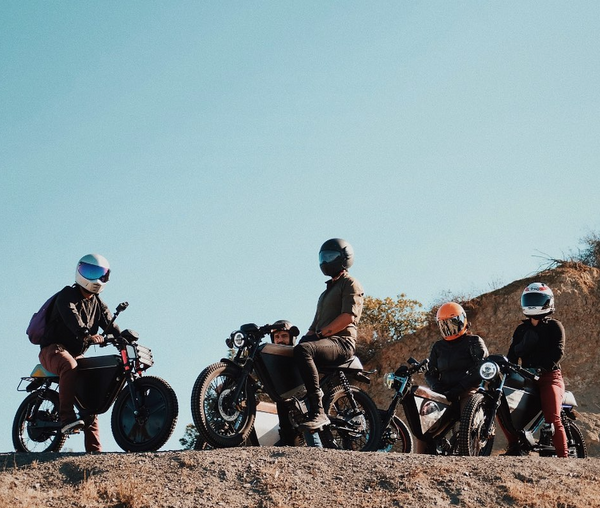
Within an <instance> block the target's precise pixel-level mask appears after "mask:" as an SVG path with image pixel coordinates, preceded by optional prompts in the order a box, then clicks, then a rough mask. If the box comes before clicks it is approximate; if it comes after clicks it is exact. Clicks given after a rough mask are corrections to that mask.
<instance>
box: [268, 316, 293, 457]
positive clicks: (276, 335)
mask: <svg viewBox="0 0 600 508" xmlns="http://www.w3.org/2000/svg"><path fill="white" fill-rule="evenodd" d="M299 333H300V330H298V327H296V326H294V325H292V323H290V322H289V321H286V320H285V319H280V320H279V321H275V322H274V323H273V329H272V330H271V333H270V335H271V342H272V343H273V344H283V345H286V346H294V344H295V342H296V337H297V336H298V335H299ZM275 405H276V406H277V416H278V417H279V438H280V439H279V443H278V444H280V445H281V446H294V445H295V444H296V442H295V438H296V436H297V433H296V431H295V430H294V428H293V427H292V424H291V422H290V419H289V416H288V410H287V408H286V407H285V404H284V403H283V402H276V403H275Z"/></svg>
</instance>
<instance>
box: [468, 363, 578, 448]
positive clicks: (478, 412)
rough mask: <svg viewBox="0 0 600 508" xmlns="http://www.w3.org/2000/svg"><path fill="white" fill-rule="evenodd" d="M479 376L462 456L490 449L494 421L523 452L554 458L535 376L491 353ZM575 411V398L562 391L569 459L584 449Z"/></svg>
mask: <svg viewBox="0 0 600 508" xmlns="http://www.w3.org/2000/svg"><path fill="white" fill-rule="evenodd" d="M479 375H480V376H481V380H482V381H481V387H480V388H479V391H478V393H477V394H475V395H474V396H473V398H471V400H470V401H469V403H468V404H467V406H466V407H465V409H464V412H463V416H462V420H461V430H460V436H461V439H460V450H461V452H462V453H463V454H465V455H476V454H477V453H476V452H477V450H479V449H481V448H491V446H492V445H493V441H494V436H495V419H496V417H498V418H499V420H500V423H501V424H502V426H503V427H504V428H506V429H507V430H509V431H510V432H512V433H514V434H516V435H518V436H519V445H520V447H521V450H522V451H524V452H535V453H538V454H539V455H540V456H542V457H551V456H556V451H555V449H554V445H553V444H552V436H553V434H554V426H553V425H552V424H550V423H546V422H545V421H544V415H543V413H542V407H541V403H540V396H539V390H538V387H537V384H536V383H535V381H537V380H538V379H539V377H538V373H537V372H531V371H530V370H528V369H525V368H523V367H521V366H519V365H517V364H514V363H511V362H510V361H508V359H507V358H506V357H504V356H502V355H490V356H489V357H488V358H486V359H485V360H484V361H483V362H482V363H481V366H480V368H479ZM574 407H577V402H576V401H575V397H574V396H573V394H572V393H571V392H569V391H566V392H565V396H564V399H563V404H562V411H561V420H562V423H563V426H564V427H565V432H566V434H567V445H568V447H569V457H577V458H585V457H587V447H586V444H585V441H584V439H583V434H582V433H581V430H580V429H579V427H577V425H576V424H575V421H574V420H575V413H574V411H573V408H574Z"/></svg>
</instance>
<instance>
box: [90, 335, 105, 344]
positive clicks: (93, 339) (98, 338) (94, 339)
mask: <svg viewBox="0 0 600 508" xmlns="http://www.w3.org/2000/svg"><path fill="white" fill-rule="evenodd" d="M88 341H89V343H90V344H102V343H104V337H102V335H98V334H97V335H90V336H89V338H88Z"/></svg>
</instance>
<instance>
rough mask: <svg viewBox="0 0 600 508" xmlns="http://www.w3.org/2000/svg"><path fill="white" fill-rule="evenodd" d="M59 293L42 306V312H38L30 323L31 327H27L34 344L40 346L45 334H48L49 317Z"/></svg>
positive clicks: (30, 339)
mask: <svg viewBox="0 0 600 508" xmlns="http://www.w3.org/2000/svg"><path fill="white" fill-rule="evenodd" d="M57 294H58V293H56V294H54V295H52V296H51V297H50V298H48V300H47V301H46V303H44V305H42V306H41V308H40V310H38V311H37V312H36V313H35V314H34V315H33V316H32V317H31V321H29V326H28V327H27V332H26V333H27V336H28V337H29V341H30V342H31V343H32V344H36V345H39V343H40V342H41V341H42V339H43V338H44V334H45V333H46V325H47V324H48V317H49V316H50V310H51V308H52V305H53V304H54V300H55V298H56V295H57Z"/></svg>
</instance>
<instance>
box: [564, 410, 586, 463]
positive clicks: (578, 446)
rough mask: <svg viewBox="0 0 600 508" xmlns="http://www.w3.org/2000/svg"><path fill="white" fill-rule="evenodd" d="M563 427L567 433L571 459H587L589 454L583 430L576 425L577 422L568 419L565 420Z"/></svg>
mask: <svg viewBox="0 0 600 508" xmlns="http://www.w3.org/2000/svg"><path fill="white" fill-rule="evenodd" d="M563 425H564V427H565V432H566V433H567V446H568V447H569V457H571V458H577V459H585V458H586V457H587V456H588V452H587V446H586V444H585V441H584V440H583V434H582V432H581V430H580V429H579V427H578V426H577V425H576V424H575V422H573V421H572V420H570V419H568V418H564V419H563Z"/></svg>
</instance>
